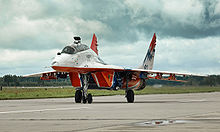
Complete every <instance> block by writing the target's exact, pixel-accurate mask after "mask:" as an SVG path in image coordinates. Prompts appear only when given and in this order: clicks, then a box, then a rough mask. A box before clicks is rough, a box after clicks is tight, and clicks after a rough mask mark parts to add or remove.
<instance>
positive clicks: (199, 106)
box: [0, 93, 220, 132]
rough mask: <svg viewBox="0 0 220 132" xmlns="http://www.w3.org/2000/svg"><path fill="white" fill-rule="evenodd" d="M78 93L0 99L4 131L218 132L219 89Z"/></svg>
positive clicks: (219, 129)
mask: <svg viewBox="0 0 220 132" xmlns="http://www.w3.org/2000/svg"><path fill="white" fill-rule="evenodd" d="M73 101H74V99H73V98H59V99H29V100H1V101H0V131H1V132H10V131H13V132H14V131H16V132H27V131H29V132H35V131H36V132H44V131H55V132H56V131H58V132H60V131H62V132H63V131H65V132H72V131H83V132H87V131H94V132H97V131H105V132H112V131H114V132H118V131H126V132H127V131H129V132H132V131H134V132H136V131H143V132H145V131H151V132H152V131H155V132H159V131H165V132H176V131H178V132H186V131H188V132H207V131H209V132H219V131H220V93H195V94H160V95H139V96H136V97H135V103H126V99H125V98H124V96H103V97H94V103H93V104H75V103H73Z"/></svg>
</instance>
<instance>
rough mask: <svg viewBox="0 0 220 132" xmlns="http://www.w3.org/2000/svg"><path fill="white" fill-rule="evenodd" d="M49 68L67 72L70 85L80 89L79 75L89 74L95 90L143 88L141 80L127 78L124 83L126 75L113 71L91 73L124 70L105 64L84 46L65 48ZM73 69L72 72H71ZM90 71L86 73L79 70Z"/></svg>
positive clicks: (131, 77)
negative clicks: (94, 70) (97, 70)
mask: <svg viewBox="0 0 220 132" xmlns="http://www.w3.org/2000/svg"><path fill="white" fill-rule="evenodd" d="M51 67H52V68H53V69H54V70H56V71H60V72H69V76H70V80H71V83H72V85H73V86H74V87H82V85H83V83H82V82H81V80H82V79H81V78H80V74H90V75H91V80H93V82H94V83H95V84H96V86H97V87H96V88H107V89H118V88H125V87H126V85H128V87H129V88H130V89H133V88H136V89H140V88H142V87H143V85H144V86H145V82H144V80H143V79H140V78H139V77H137V76H136V77H135V75H131V76H129V81H128V82H126V79H127V78H126V76H128V75H126V73H124V72H120V71H119V72H115V71H102V72H92V71H91V69H94V68H95V69H124V68H123V67H121V66H115V65H108V64H106V63H105V62H104V61H103V60H102V59H101V58H100V57H99V56H98V55H97V54H96V53H95V52H94V51H93V50H92V49H90V48H89V47H88V46H87V45H85V44H71V45H69V46H66V47H65V48H64V49H63V50H62V52H61V53H57V55H56V56H55V58H54V60H53V61H52V64H51ZM73 68H74V70H73ZM82 68H83V69H90V70H88V71H86V70H81V69H82Z"/></svg>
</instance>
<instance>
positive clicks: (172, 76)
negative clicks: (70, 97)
mask: <svg viewBox="0 0 220 132" xmlns="http://www.w3.org/2000/svg"><path fill="white" fill-rule="evenodd" d="M53 68H54V69H56V70H57V71H60V72H76V73H81V74H85V73H96V72H106V71H114V72H121V73H124V74H125V75H126V74H134V75H136V77H138V78H143V79H158V80H169V81H180V82H185V81H184V80H177V78H176V76H183V77H185V76H205V75H199V74H192V73H180V72H170V71H158V70H146V69H125V68H117V67H116V68H111V67H105V68H92V67H80V68H79V67H53Z"/></svg>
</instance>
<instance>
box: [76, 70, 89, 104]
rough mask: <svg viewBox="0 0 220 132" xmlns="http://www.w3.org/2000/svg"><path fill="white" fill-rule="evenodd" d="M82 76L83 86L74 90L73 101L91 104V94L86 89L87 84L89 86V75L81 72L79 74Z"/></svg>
mask: <svg viewBox="0 0 220 132" xmlns="http://www.w3.org/2000/svg"><path fill="white" fill-rule="evenodd" d="M81 77H82V80H83V83H82V84H83V87H82V90H76V93H75V102H76V103H81V102H83V103H84V104H85V103H87V102H88V103H89V104H91V103H92V101H93V100H92V94H90V93H89V94H87V90H88V86H89V83H88V82H89V76H88V75H86V74H82V75H81Z"/></svg>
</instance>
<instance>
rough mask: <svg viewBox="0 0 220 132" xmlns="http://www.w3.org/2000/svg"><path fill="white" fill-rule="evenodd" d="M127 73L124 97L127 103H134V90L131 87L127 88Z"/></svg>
mask: <svg viewBox="0 0 220 132" xmlns="http://www.w3.org/2000/svg"><path fill="white" fill-rule="evenodd" d="M128 76H129V73H126V91H125V92H126V93H125V97H126V98H127V102H128V103H134V91H133V90H132V89H128V80H129V78H128Z"/></svg>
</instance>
